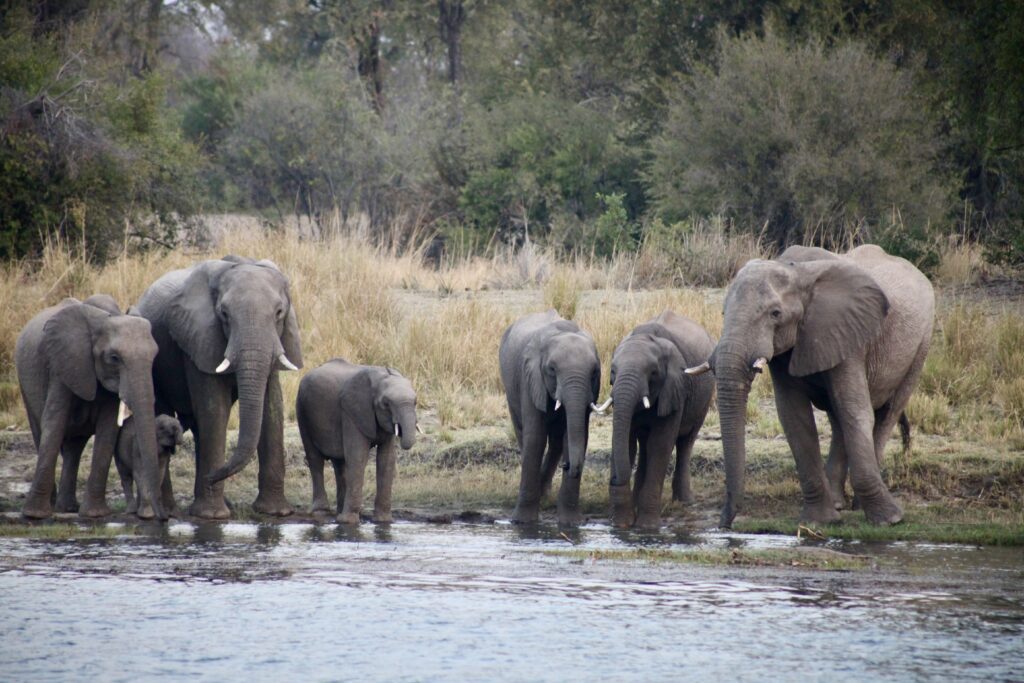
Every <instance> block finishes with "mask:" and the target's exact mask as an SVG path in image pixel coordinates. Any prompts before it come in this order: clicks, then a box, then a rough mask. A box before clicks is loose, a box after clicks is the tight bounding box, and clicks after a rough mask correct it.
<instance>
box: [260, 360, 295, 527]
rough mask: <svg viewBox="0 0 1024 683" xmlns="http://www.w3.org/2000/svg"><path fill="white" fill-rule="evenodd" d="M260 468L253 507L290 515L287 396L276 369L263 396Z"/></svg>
mask: <svg viewBox="0 0 1024 683" xmlns="http://www.w3.org/2000/svg"><path fill="white" fill-rule="evenodd" d="M256 453H257V454H258V456H259V464H260V471H259V475H258V482H259V493H258V494H257V496H256V500H255V501H254V502H253V504H252V509H253V510H255V511H256V512H259V513H262V514H264V515H274V516H277V517H287V516H288V515H290V514H292V506H291V505H290V504H289V503H288V500H287V499H286V498H285V497H284V398H283V397H282V395H281V380H280V378H279V377H278V373H277V372H276V371H274V372H271V373H270V377H269V379H268V381H267V393H266V395H265V396H264V397H263V425H262V429H261V430H260V440H259V443H258V444H257V445H256Z"/></svg>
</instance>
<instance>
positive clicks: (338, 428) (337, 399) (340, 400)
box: [295, 358, 416, 524]
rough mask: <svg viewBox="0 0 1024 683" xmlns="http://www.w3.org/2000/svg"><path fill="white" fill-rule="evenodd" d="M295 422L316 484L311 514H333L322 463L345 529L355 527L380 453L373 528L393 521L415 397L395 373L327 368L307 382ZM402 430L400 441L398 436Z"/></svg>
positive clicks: (342, 365)
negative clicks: (366, 478)
mask: <svg viewBox="0 0 1024 683" xmlns="http://www.w3.org/2000/svg"><path fill="white" fill-rule="evenodd" d="M295 417H296V420H297V421H298V423H299V434H301V436H302V445H303V447H304V448H305V450H306V463H307V464H308V465H309V473H310V476H311V477H312V479H313V505H312V511H313V512H326V511H329V510H330V507H329V506H328V504H327V491H326V490H325V489H324V459H325V458H326V459H330V461H331V465H332V466H333V467H334V478H335V482H336V484H337V513H338V518H337V519H338V522H339V523H341V524H358V523H359V513H360V510H361V509H362V505H363V473H364V472H365V470H366V464H367V462H369V459H370V449H371V448H373V447H376V449H377V494H376V496H375V497H374V504H373V521H375V522H378V523H383V522H390V521H391V484H392V482H393V480H394V476H395V443H396V441H397V442H400V443H401V445H402V449H403V450H409V449H410V448H412V447H413V445H414V444H415V443H416V392H415V391H414V390H413V388H412V384H410V383H409V380H407V379H406V378H405V377H402V375H400V374H398V372H396V371H395V370H393V369H391V368H382V367H377V366H368V365H354V364H352V363H349V362H348V361H346V360H344V359H342V358H335V359H334V360H329V361H327V362H326V363H324V364H323V365H321V366H320V367H318V368H316V369H315V370H313V371H312V372H310V373H309V374H308V375H306V376H305V377H303V378H302V382H300V383H299V393H298V396H297V398H296V400H295ZM396 428H397V434H396Z"/></svg>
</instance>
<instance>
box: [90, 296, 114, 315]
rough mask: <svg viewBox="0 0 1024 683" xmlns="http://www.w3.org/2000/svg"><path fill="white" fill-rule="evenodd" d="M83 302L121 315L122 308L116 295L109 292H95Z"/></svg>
mask: <svg viewBox="0 0 1024 683" xmlns="http://www.w3.org/2000/svg"><path fill="white" fill-rule="evenodd" d="M82 303H83V304H88V305H90V306H94V307H96V308H98V309H100V310H102V311H106V312H107V313H109V314H110V315H121V309H120V308H118V306H117V302H116V301H115V300H114V297H112V296H110V295H109V294H93V295H92V296H90V297H89V298H88V299H86V300H85V301H83V302H82Z"/></svg>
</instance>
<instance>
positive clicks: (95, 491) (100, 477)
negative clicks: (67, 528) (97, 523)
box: [78, 400, 138, 517]
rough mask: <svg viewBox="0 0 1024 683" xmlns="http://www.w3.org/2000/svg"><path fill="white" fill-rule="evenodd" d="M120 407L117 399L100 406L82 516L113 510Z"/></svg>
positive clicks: (96, 514)
mask: <svg viewBox="0 0 1024 683" xmlns="http://www.w3.org/2000/svg"><path fill="white" fill-rule="evenodd" d="M117 408H118V401H117V400H113V401H104V402H103V404H102V405H100V406H97V410H98V413H97V416H96V435H95V436H94V437H93V440H92V466H91V467H90V468H89V479H88V480H87V481H86V482H85V496H84V497H83V500H82V506H81V508H80V509H79V511H78V514H80V515H81V516H82V517H105V516H106V515H109V514H110V507H109V506H107V475H108V474H109V473H110V461H111V459H112V458H113V456H114V447H115V446H116V445H117ZM136 488H138V484H136ZM137 497H138V496H136V498H137Z"/></svg>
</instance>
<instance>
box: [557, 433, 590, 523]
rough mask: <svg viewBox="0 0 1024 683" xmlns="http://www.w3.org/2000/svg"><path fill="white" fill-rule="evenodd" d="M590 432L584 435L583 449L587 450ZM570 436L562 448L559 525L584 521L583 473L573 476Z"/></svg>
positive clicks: (566, 437) (566, 438)
mask: <svg viewBox="0 0 1024 683" xmlns="http://www.w3.org/2000/svg"><path fill="white" fill-rule="evenodd" d="M589 438H590V434H589V433H585V434H584V435H583V450H584V452H586V449H587V441H588V439H589ZM568 442H569V436H568V434H567V435H566V436H565V440H564V441H563V448H562V485H561V487H560V488H559V489H558V525H559V526H566V527H572V526H579V525H580V523H581V522H582V521H583V514H582V513H581V512H580V483H581V480H582V479H583V475H582V473H581V475H580V476H579V477H575V478H574V477H572V476H571V473H570V469H571V466H570V463H569V446H568Z"/></svg>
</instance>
